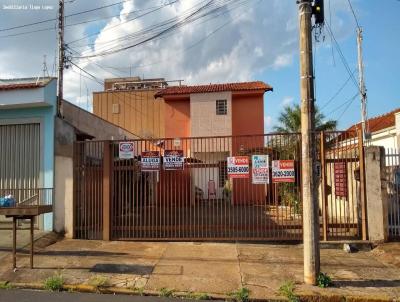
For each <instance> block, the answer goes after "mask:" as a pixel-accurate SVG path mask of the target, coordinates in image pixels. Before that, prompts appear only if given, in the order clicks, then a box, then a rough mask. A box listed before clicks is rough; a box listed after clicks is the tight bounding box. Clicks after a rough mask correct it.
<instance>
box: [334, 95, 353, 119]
mask: <svg viewBox="0 0 400 302" xmlns="http://www.w3.org/2000/svg"><path fill="white" fill-rule="evenodd" d="M357 97H358V93H357V94H356V95H355V96H353V97H352V98H351V99H350V101H348V105H347V106H346V108H344V110H343V111H342V113H341V114H340V115H339V117H338V118H337V119H336V120H337V121H339V120H340V119H341V118H342V116H343V115H344V114H345V113H346V111H347V110H348V109H349V108H350V106H351V104H353V102H354V100H355V99H356V98H357Z"/></svg>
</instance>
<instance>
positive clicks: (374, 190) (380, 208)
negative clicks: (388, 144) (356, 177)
mask: <svg viewBox="0 0 400 302" xmlns="http://www.w3.org/2000/svg"><path fill="white" fill-rule="evenodd" d="M384 167H385V149H384V147H378V146H370V147H366V148H365V168H366V171H365V177H366V193H367V215H368V236H369V240H370V241H374V242H384V241H386V240H387V239H388V200H387V191H386V183H385V174H384Z"/></svg>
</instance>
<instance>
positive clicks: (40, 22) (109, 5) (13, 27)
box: [0, 0, 132, 32]
mask: <svg viewBox="0 0 400 302" xmlns="http://www.w3.org/2000/svg"><path fill="white" fill-rule="evenodd" d="M130 1H132V0H123V1H119V2H116V3H112V4H108V5H103V6H100V7H96V8H92V9H88V10H84V11H81V12H77V13H73V14H69V15H66V16H65V18H69V17H73V16H77V15H81V14H86V13H89V12H94V11H97V10H101V9H104V8H108V7H112V6H115V5H120V4H123V3H125V2H130ZM56 20H58V19H57V18H51V19H46V20H41V21H37V22H32V23H27V24H23V25H18V26H12V27H8V28H1V29H0V32H3V31H9V30H13V29H17V28H24V27H28V26H33V25H38V24H43V23H47V22H51V21H56Z"/></svg>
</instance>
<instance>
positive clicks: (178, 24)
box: [76, 0, 235, 58]
mask: <svg viewBox="0 0 400 302" xmlns="http://www.w3.org/2000/svg"><path fill="white" fill-rule="evenodd" d="M213 1H214V0H210V1H209V2H207V3H206V4H205V5H203V6H201V7H200V8H199V9H197V10H195V11H194V12H192V13H191V14H189V15H188V16H187V17H185V18H184V19H183V20H179V21H177V22H175V23H174V24H173V25H171V26H169V27H167V28H166V29H163V30H161V31H160V32H158V33H156V34H154V35H152V36H151V37H149V38H146V39H144V40H141V41H139V42H136V43H134V44H131V45H127V46H122V47H118V48H117V46H116V47H112V48H109V49H107V50H105V51H102V52H98V53H94V54H91V55H83V56H80V57H76V58H91V57H98V56H107V55H110V54H115V53H119V52H121V51H124V50H128V49H131V48H133V47H136V46H139V45H142V44H144V43H146V42H149V41H152V40H154V39H155V38H158V37H160V36H162V35H164V34H166V33H168V32H171V31H174V30H176V29H177V28H179V27H181V26H184V25H186V24H189V23H192V22H193V21H194V20H196V15H198V14H199V13H200V12H202V11H204V10H206V9H207V8H208V7H209V6H210V5H211V4H212V2H213ZM232 1H235V0H232ZM225 5H226V4H224V5H222V6H219V7H217V8H215V9H213V10H212V11H211V12H210V11H206V12H205V13H204V14H203V15H200V16H197V18H202V17H204V16H207V15H209V14H210V13H213V12H215V11H216V10H219V9H221V8H223V7H224V6H225ZM192 18H195V19H194V20H193V19H192Z"/></svg>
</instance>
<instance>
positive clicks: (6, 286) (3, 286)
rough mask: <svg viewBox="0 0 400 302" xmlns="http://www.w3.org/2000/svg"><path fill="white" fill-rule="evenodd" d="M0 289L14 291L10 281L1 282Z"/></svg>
mask: <svg viewBox="0 0 400 302" xmlns="http://www.w3.org/2000/svg"><path fill="white" fill-rule="evenodd" d="M0 289H12V285H11V284H10V282H8V281H5V282H0Z"/></svg>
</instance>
